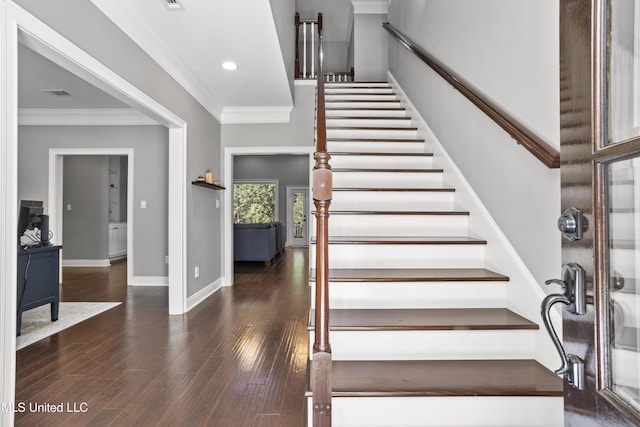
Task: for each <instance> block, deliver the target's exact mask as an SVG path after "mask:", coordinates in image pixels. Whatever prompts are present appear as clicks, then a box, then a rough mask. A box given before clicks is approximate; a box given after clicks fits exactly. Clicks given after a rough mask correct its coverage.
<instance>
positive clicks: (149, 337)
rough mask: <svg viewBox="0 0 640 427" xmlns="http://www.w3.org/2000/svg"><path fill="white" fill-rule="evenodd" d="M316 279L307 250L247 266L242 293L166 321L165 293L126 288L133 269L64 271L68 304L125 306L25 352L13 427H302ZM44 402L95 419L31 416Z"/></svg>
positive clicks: (239, 278)
mask: <svg viewBox="0 0 640 427" xmlns="http://www.w3.org/2000/svg"><path fill="white" fill-rule="evenodd" d="M308 271H309V270H308V260H307V250H306V249H287V251H286V252H285V254H284V255H283V256H280V257H278V258H277V259H276V261H275V262H274V263H272V264H271V266H269V267H265V266H264V264H263V263H240V264H237V266H236V285H235V286H234V287H232V288H223V289H221V290H219V291H218V292H216V293H215V294H214V295H213V296H211V297H209V298H208V299H207V300H206V301H204V302H203V303H202V304H200V305H198V306H197V307H195V308H194V309H193V310H191V311H190V312H189V313H187V314H186V315H183V316H169V315H168V314H167V310H168V309H167V288H161V287H139V288H135V287H134V288H127V286H126V285H125V284H124V283H125V276H126V263H124V262H122V263H119V264H115V265H113V266H112V267H111V268H108V269H105V268H102V269H94V268H74V269H65V271H64V274H63V285H62V293H61V298H62V300H63V301H122V302H123V304H121V305H119V306H118V307H116V308H114V309H112V310H109V311H107V312H105V313H103V314H100V315H98V316H96V317H94V318H91V319H89V320H87V321H85V322H82V323H81V324H79V325H76V326H74V327H71V328H69V329H66V330H64V331H62V332H61V333H59V334H56V335H54V336H52V337H50V338H46V339H44V340H41V341H39V342H37V343H35V344H32V345H30V346H28V347H26V348H24V349H22V350H20V351H18V353H17V371H18V374H17V386H16V401H17V403H19V402H24V404H25V405H26V411H25V412H24V413H16V425H18V426H30V427H31V426H45V425H47V426H48V425H65V426H84V425H91V426H106V425H113V426H133V425H138V426H156V425H163V426H165V425H166V426H176V425H183V426H234V427H235V426H238V427H251V426H254V427H267V426H269V427H271V426H273V427H301V426H303V425H305V419H306V415H305V411H306V402H305V400H304V392H305V390H306V370H307V358H308V335H307V330H306V325H307V317H308V303H309V287H308V282H307V275H308ZM45 403H49V404H51V405H58V404H60V403H62V404H63V405H65V409H66V408H67V406H66V405H67V403H68V404H69V405H70V408H71V409H73V408H76V409H77V410H78V411H80V410H83V409H86V412H75V413H74V412H63V413H54V412H49V413H42V412H30V410H29V406H30V404H33V405H35V404H45ZM83 403H84V404H86V406H84V405H82V404H83Z"/></svg>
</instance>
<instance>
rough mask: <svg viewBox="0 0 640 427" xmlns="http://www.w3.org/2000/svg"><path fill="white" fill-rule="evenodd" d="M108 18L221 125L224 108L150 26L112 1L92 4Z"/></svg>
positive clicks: (94, 0) (96, 0)
mask: <svg viewBox="0 0 640 427" xmlns="http://www.w3.org/2000/svg"><path fill="white" fill-rule="evenodd" d="M91 2H92V3H93V4H94V6H96V7H97V8H98V9H99V10H100V11H101V12H102V13H104V14H105V15H106V16H107V18H109V19H110V20H111V21H112V22H113V23H114V24H115V25H116V26H118V27H119V28H120V29H121V30H122V31H124V33H125V34H126V35H127V36H129V38H131V39H132V40H133V41H134V42H135V43H136V44H137V45H138V46H140V48H142V50H144V51H145V52H146V53H147V54H148V55H149V56H150V57H151V58H153V59H154V60H155V61H156V62H157V63H158V64H159V65H160V67H162V68H163V69H164V70H165V71H166V72H167V73H168V74H169V75H170V76H171V77H173V78H174V79H175V80H176V81H177V82H178V84H180V86H182V87H183V88H184V89H185V90H186V91H187V92H188V93H189V94H190V95H191V96H193V97H194V98H195V99H196V100H197V101H198V102H199V103H200V104H201V105H202V106H203V107H204V108H205V109H206V110H207V111H208V112H209V113H211V115H213V117H215V118H216V119H217V120H218V121H220V120H221V116H222V110H223V107H222V104H221V103H220V102H219V101H218V100H217V99H216V98H215V97H214V96H213V94H212V93H211V92H210V91H209V90H208V89H207V88H206V86H205V85H204V84H203V83H202V82H201V81H200V80H199V79H198V78H197V77H196V76H195V75H194V74H193V73H192V72H191V71H190V70H189V69H188V68H187V67H185V66H183V65H182V64H183V61H182V60H180V59H179V58H177V57H176V56H175V55H174V54H173V53H172V52H171V51H170V50H169V49H167V47H166V46H165V45H164V44H163V43H161V42H160V41H159V39H158V37H157V36H156V35H155V33H154V32H153V31H152V30H151V29H150V28H149V27H148V25H147V24H146V23H145V22H143V21H142V20H140V19H137V18H135V17H134V14H130V13H127V10H126V8H123V7H116V6H115V5H114V4H111V2H109V1H105V0H91Z"/></svg>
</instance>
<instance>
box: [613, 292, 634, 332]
mask: <svg viewBox="0 0 640 427" xmlns="http://www.w3.org/2000/svg"><path fill="white" fill-rule="evenodd" d="M613 300H614V301H615V302H616V303H617V304H616V305H617V307H616V308H617V309H618V310H622V313H624V317H623V325H624V326H629V327H632V328H637V327H638V325H640V318H639V316H638V313H639V312H640V295H636V294H634V293H626V292H615V293H614V294H613ZM620 326H622V325H620Z"/></svg>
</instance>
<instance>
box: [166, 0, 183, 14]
mask: <svg viewBox="0 0 640 427" xmlns="http://www.w3.org/2000/svg"><path fill="white" fill-rule="evenodd" d="M162 3H164V5H165V6H166V7H167V9H169V10H172V11H176V10H184V6H183V5H182V3H181V2H180V1H179V0H162Z"/></svg>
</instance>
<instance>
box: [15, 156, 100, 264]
mask: <svg viewBox="0 0 640 427" xmlns="http://www.w3.org/2000/svg"><path fill="white" fill-rule="evenodd" d="M21 160H22V161H21V162H20V164H19V168H20V169H21V170H24V169H28V168H29V167H30V164H31V162H30V158H29V157H28V158H27V159H24V157H23V156H21ZM63 165H64V166H63V190H62V191H63V200H62V203H63V206H64V210H63V212H62V230H63V234H64V239H63V242H64V250H63V252H62V253H63V256H64V259H74V260H76V259H87V260H105V259H107V258H109V230H108V227H109V204H108V198H109V196H108V192H109V188H108V187H109V186H108V183H109V180H108V175H107V169H108V167H109V166H108V157H107V156H65V157H64V163H63ZM44 181H45V184H46V183H47V182H46V180H44ZM67 205H71V210H67V208H66V207H67ZM49 209H51V207H49Z"/></svg>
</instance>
